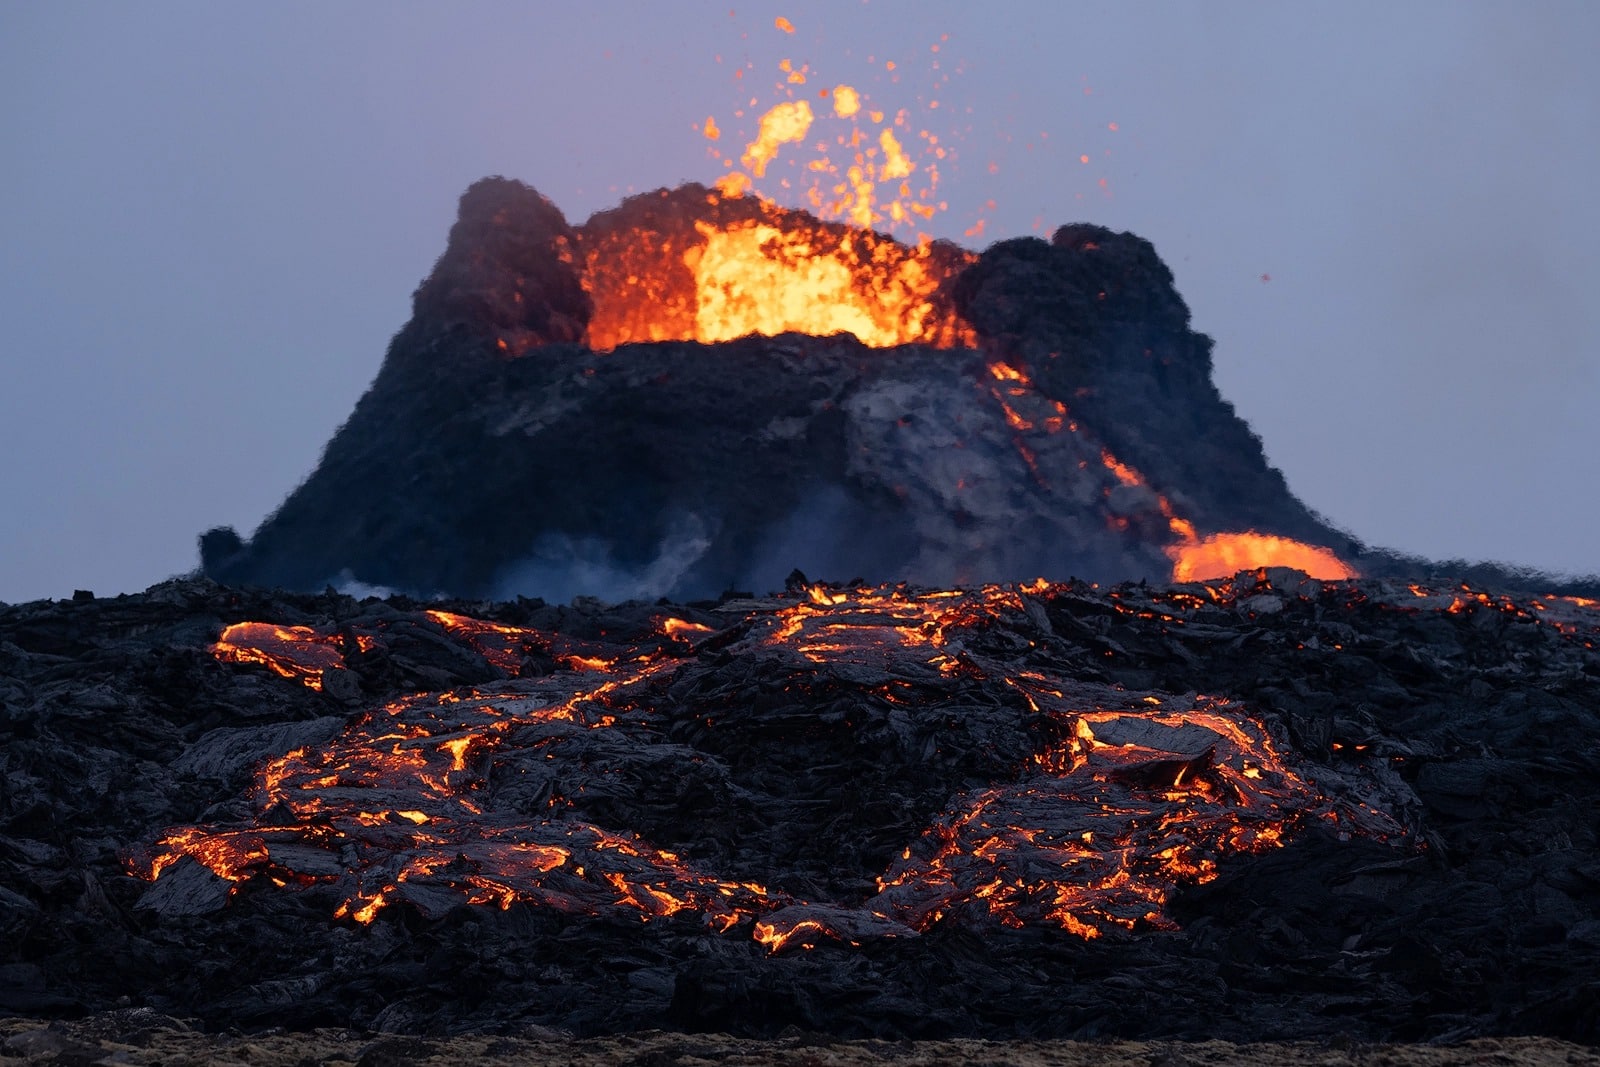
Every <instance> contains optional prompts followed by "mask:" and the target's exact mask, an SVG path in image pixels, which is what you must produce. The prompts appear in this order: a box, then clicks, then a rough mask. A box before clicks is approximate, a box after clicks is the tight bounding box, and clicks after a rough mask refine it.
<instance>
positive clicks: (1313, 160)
mask: <svg viewBox="0 0 1600 1067" xmlns="http://www.w3.org/2000/svg"><path fill="white" fill-rule="evenodd" d="M732 8H733V13H732V14H730V4H729V3H722V4H710V5H702V4H689V3H674V4H665V3H662V4H638V3H615V2H613V3H587V4H584V5H577V4H561V5H556V4H510V3H506V4H498V3H477V4H440V5H419V4H405V3H391V2H384V3H343V4H335V5H327V4H323V3H320V2H319V3H314V4H312V3H274V4H243V3H239V4H232V3H212V2H207V3H195V4H178V3H156V4H147V5H112V4H99V3H96V4H77V3H70V2H64V0H54V2H51V3H42V2H41V3H23V2H20V0H12V2H10V3H7V4H5V5H4V6H0V146H3V148H0V151H3V153H4V167H3V168H0V324H3V331H0V344H3V346H4V347H3V349H0V600H6V601H12V602H16V601H21V600H27V599H32V598H35V597H42V596H66V595H69V594H70V593H71V592H72V590H73V589H74V588H90V589H94V590H95V591H96V592H98V593H100V594H102V595H106V594H112V593H117V592H123V591H133V590H138V589H142V588H143V587H145V586H146V585H148V584H150V583H152V582H155V581H159V580H161V579H162V578H165V577H167V576H168V575H171V574H173V573H177V572H181V571H186V570H188V569H190V568H192V567H193V566H194V565H195V562H196V554H195V548H194V539H195V536H196V535H197V534H198V533H199V532H200V531H201V530H203V529H205V528H206V527H209V526H213V525H217V524H221V523H226V524H230V525H233V526H235V527H237V528H238V529H239V530H240V532H241V533H244V534H246V535H248V534H249V532H250V531H252V530H253V529H254V528H255V526H256V525H257V523H259V522H260V521H261V519H262V518H263V517H265V515H266V514H267V513H268V512H269V511H270V510H271V509H272V508H273V507H275V506H276V505H277V504H278V503H279V502H280V501H281V500H282V499H283V498H284V496H285V495H286V494H287V493H288V492H289V491H290V490H291V489H293V488H294V486H295V485H296V484H297V483H298V482H299V481H300V480H301V479H302V478H303V477H304V476H305V475H306V474H307V473H308V472H309V471H310V470H311V468H312V467H313V466H314V464H315V463H316V460H317V457H318V455H319V454H320V451H321V448H322V446H323V444H324V443H325V442H326V441H327V439H328V438H329V436H330V435H331V434H332V433H333V431H334V429H335V428H336V427H337V426H338V424H339V423H340V422H341V421H342V420H343V419H344V418H345V416H346V415H348V414H349V412H350V410H351V407H352V406H353V404H354V402H355V400H356V398H357V397H358V396H359V395H360V393H361V391H362V390H363V389H364V388H365V386H366V385H367V383H368V382H369V381H370V380H371V379H372V377H373V375H374V374H375V373H376V372H377V369H378V365H379V363H380V361H381V359H382V356H383V351H384V348H385V346H386V345H387V343H388V340H389V338H390V336H391V335H392V334H393V333H394V332H395V331H396V330H398V329H399V328H400V326H401V325H402V324H403V323H404V322H405V320H406V318H407V316H408V314H409V300H410V294H411V291H412V289H413V288H414V287H415V286H416V284H417V283H418V282H419V281H420V280H421V279H422V278H423V277H424V276H425V275H426V274H427V272H428V270H429V268H430V267H431V266H432V263H433V261H434V259H435V258H436V257H437V256H438V255H439V253H440V252H441V251H442V250H443V247H444V240H445V236H446V233H447V231H448V229H449V225H450V222H451V220H452V219H453V217H454V210H455V202H456V198H457V197H458V196H459V195H460V193H461V192H462V190H463V189H465V188H466V186H467V185H468V184H469V183H470V182H472V181H473V180H474V179H476V178H479V177H482V176H484V175H487V174H504V175H507V176H509V177H515V178H520V179H522V180H524V181H527V182H529V183H531V184H533V185H534V186H536V187H537V188H538V189H540V190H541V191H542V192H543V193H545V194H546V195H547V196H549V197H550V198H551V199H552V200H554V201H555V202H556V204H557V205H559V206H560V207H561V208H562V210H563V211H564V212H565V213H566V215H567V216H568V218H570V219H572V220H573V221H575V222H577V221H582V220H583V219H584V218H586V217H587V216H588V215H589V213H591V212H592V211H594V210H597V209H599V208H603V207H608V206H610V205H612V204H614V203H615V202H616V201H617V199H618V198H619V197H620V196H621V195H624V194H625V193H627V192H628V191H630V190H631V191H642V190H646V189H651V188H655V187H658V186H661V185H674V184H677V183H678V182H680V181H682V180H686V179H698V180H704V181H710V180H712V179H714V178H715V177H716V176H717V175H718V174H719V173H720V167H719V165H718V164H717V163H716V162H715V161H714V160H712V159H710V158H708V156H707V152H706V149H707V142H706V141H705V140H703V139H702V138H701V137H700V136H699V134H698V133H697V132H696V127H697V125H698V124H700V123H702V122H703V121H704V120H705V118H706V117H707V116H714V117H715V118H716V121H717V123H718V125H719V126H721V128H722V129H723V131H724V134H723V140H722V143H721V147H723V148H724V149H727V148H728V147H729V145H730V143H731V142H733V141H735V140H736V138H737V136H738V134H739V133H741V132H750V131H751V130H752V129H753V122H752V121H751V120H749V119H746V120H739V119H737V118H735V117H734V115H733V112H734V110H735V109H736V108H739V107H740V106H741V105H744V104H746V103H748V99H749V98H750V97H751V96H756V97H758V98H759V99H760V101H761V105H760V106H761V107H762V108H764V107H766V106H767V105H769V104H771V103H773V102H776V99H777V98H776V97H775V96H774V95H773V92H772V84H773V81H774V78H775V77H776V76H777V64H778V61H779V60H781V59H783V58H790V59H792V60H793V61H794V64H795V65H796V66H798V65H800V64H802V63H804V64H808V65H809V66H810V68H811V71H812V74H813V84H821V85H827V84H832V83H834V82H845V83H849V84H854V85H856V86H857V87H859V88H861V89H863V91H865V92H866V93H867V94H868V97H869V101H870V103H871V104H872V106H879V107H885V108H887V109H890V110H895V109H898V108H901V107H905V108H907V109H908V110H909V111H910V112H911V117H912V120H913V123H914V124H915V125H919V126H923V127H926V128H928V129H930V130H933V131H935V132H937V133H938V135H939V137H940V139H941V142H942V143H944V144H945V145H947V146H949V147H950V148H952V149H953V150H954V153H955V158H953V159H947V160H946V161H945V163H944V165H943V174H942V178H943V180H942V183H941V185H940V194H941V196H942V197H943V198H944V199H945V200H946V201H947V202H948V203H949V210H948V211H947V212H946V213H945V214H943V215H941V216H938V217H937V218H936V219H935V220H934V222H933V223H932V224H930V225H929V226H928V227H927V228H928V229H929V230H930V231H931V232H933V233H935V234H936V235H938V236H948V237H954V238H957V239H961V240H963V242H964V243H967V244H969V245H977V246H978V247H981V246H982V244H984V243H987V242H988V241H991V240H994V239H998V238H1001V237H1009V236H1015V235H1018V234H1029V233H1035V232H1038V233H1041V234H1044V235H1048V232H1049V231H1050V230H1051V229H1053V228H1054V227H1055V226H1056V225H1058V224H1060V223H1063V222H1068V221H1075V220H1087V221H1092V222H1097V223H1101V224H1104V225H1108V226H1111V227H1114V228H1118V229H1131V230H1133V231H1135V232H1137V233H1139V234H1141V235H1143V236H1145V237H1148V238H1150V239H1151V240H1152V241H1153V242H1155V245H1156V247H1157V249H1158V250H1159V251H1160V253H1161V254H1162V256H1163V257H1164V258H1165V259H1166V261H1167V262H1168V264H1170V265H1171V267H1172V269H1173V272H1174V273H1175V274H1176V275H1177V279H1178V286H1179V289H1180V290H1181V291H1182V293H1183V295H1184V297H1185V298H1186V299H1187V301H1188V303H1189V306H1190V308H1191V309H1192V310H1193V312H1194V321H1195V325H1196V327H1197V328H1198V329H1201V330H1203V331H1205V332H1207V333H1209V334H1211V335H1212V336H1213V337H1215V338H1216V341H1217V350H1216V365H1217V382H1218V386H1219V387H1220V388H1221V390H1222V392H1223V395H1224V396H1226V397H1227V398H1228V399H1229V400H1231V401H1232V402H1233V403H1234V404H1235V406H1236V407H1237V408H1238V410H1239V412H1240V414H1242V415H1243V416H1244V417H1245V418H1247V419H1248V420H1249V421H1250V423H1251V424H1252V426H1254V428H1255V429H1256V431H1257V432H1258V433H1259V434H1260V435H1261V437H1262V438H1263V440H1264V441H1265V443H1266V448H1267V455H1268V457H1269V458H1270V459H1271V461H1272V462H1273V463H1275V464H1277V465H1278V466H1279V467H1281V468H1282V469H1283V471H1284V472H1285V474H1286V475H1287V476H1288V479H1289V484H1290V486H1291V487H1292V488H1293V489H1294V490H1295V491H1296V492H1297V493H1298V494H1299V495H1300V496H1301V497H1302V498H1303V499H1304V500H1305V501H1306V502H1307V503H1308V504H1309V505H1310V506H1312V507H1313V508H1315V509H1317V510H1318V511H1320V512H1321V513H1322V514H1323V515H1325V516H1326V517H1327V518H1328V519H1330V520H1332V521H1333V522H1335V523H1337V524H1339V525H1341V526H1343V527H1345V528H1347V529H1349V530H1350V531H1352V532H1353V533H1355V534H1356V535H1357V536H1359V537H1361V538H1363V539H1364V540H1366V541H1368V542H1369V543H1373V544H1377V545H1384V546H1389V547H1393V548H1398V549H1402V550H1406V551H1411V552H1417V553H1422V554H1425V555H1429V556H1434V557H1446V556H1466V557H1470V558H1492V559H1500V560H1508V561H1512V562H1516V563H1524V564H1532V565H1537V566H1541V567H1546V568H1553V569H1556V570H1561V571H1578V572H1591V571H1595V570H1600V540H1597V538H1596V531H1597V530H1600V492H1597V491H1596V486H1597V485H1600V417H1597V416H1596V412H1597V411H1600V299H1597V298H1596V297H1595V296H1594V294H1595V293H1596V292H1597V291H1600V225H1597V223H1600V198H1597V197H1596V196H1595V195H1594V194H1593V193H1592V191H1591V190H1592V186H1593V185H1594V183H1595V181H1596V175H1597V174H1600V113H1597V112H1600V64H1597V63H1596V62H1595V60H1594V57H1595V55H1597V54H1600V4H1595V3H1592V2H1589V0H1575V2H1571V3H1540V4H1522V3H1509V2H1507V3H1469V2H1449V3H1443V2H1440V3H1430V2H1421V0H1408V2H1406V3H1398V4H1397V3H1394V2H1393V0H1383V2H1373V3H1361V2H1349V0H1341V2H1339V3H1327V4H1314V3H1295V4H1276V3H1274V4H1266V3H1217V2H1211V3H1206V4H1189V5H1176V4H1160V5H1151V4H1140V3H1117V4H1109V3H1106V4H1089V3H1063V2H1060V0H1056V2H1050V3H1040V4H1009V5H1006V4H1002V5H998V6H989V5H984V6H982V7H980V5H977V4H973V3H970V2H968V0H961V2H959V3H918V4H901V3H887V2H884V0H872V2H871V3H866V4H863V3H859V2H840V3H830V4H808V5H800V4H779V5H768V4H760V5H755V4H744V3H737V2H732ZM777 15H783V16H786V17H787V18H788V19H790V20H791V21H792V23H793V24H794V27H795V32H794V33H793V34H784V33H781V32H779V31H778V30H777V29H775V28H774V17H775V16H777ZM945 34H948V39H946V40H944V41H942V42H941V41H940V38H941V37H942V36H943V35H945ZM936 43H939V44H940V45H941V47H940V51H939V52H938V53H932V52H931V51H930V48H931V45H933V44H936ZM719 56H720V57H721V61H720V62H719V61H718V58H717V57H719ZM869 57H871V63H870V64H869V62H868V58H869ZM886 60H894V61H895V62H896V65H897V74H898V79H899V80H898V81H891V80H889V78H888V76H887V75H885V74H884V73H883V64H884V62H885V61H886ZM746 63H753V64H754V67H753V69H749V70H747V72H746V75H745V80H744V81H743V82H736V81H735V80H734V77H733V72H734V70H735V69H736V68H738V67H740V66H742V65H744V64H746ZM933 63H938V64H939V67H938V69H937V70H936V69H934V68H933V66H932V64H933ZM919 98H920V99H919ZM935 98H937V99H938V100H939V108H938V109H936V110H935V109H930V108H929V107H928V104H929V101H930V100H932V99H935ZM969 109H970V110H969ZM758 110H759V109H758ZM741 123H743V124H741ZM1112 123H1115V124H1116V129H1115V130H1113V129H1111V128H1110V124H1112ZM734 150H735V152H736V151H737V148H736V147H735V149H734ZM1085 155H1087V156H1089V157H1090V161H1089V162H1088V163H1082V162H1080V160H1081V157H1082V156H1085ZM991 164H993V166H992V167H991ZM1102 179H1103V180H1104V181H1105V185H1104V187H1102V186H1101V185H1100V182H1101V180H1102ZM990 199H992V200H994V202H995V207H994V209H993V210H989V211H987V212H984V214H986V215H987V219H988V221H987V224H986V225H987V231H986V232H985V234H984V235H983V237H982V239H981V240H979V241H972V240H968V239H965V238H962V237H961V235H962V232H963V231H964V230H965V229H966V228H967V227H969V226H970V225H971V224H972V223H973V222H974V220H975V219H976V218H977V217H979V214H980V208H981V206H982V205H983V203H984V202H985V201H987V200H990ZM1263 276H1266V279H1265V280H1264V277H1263Z"/></svg>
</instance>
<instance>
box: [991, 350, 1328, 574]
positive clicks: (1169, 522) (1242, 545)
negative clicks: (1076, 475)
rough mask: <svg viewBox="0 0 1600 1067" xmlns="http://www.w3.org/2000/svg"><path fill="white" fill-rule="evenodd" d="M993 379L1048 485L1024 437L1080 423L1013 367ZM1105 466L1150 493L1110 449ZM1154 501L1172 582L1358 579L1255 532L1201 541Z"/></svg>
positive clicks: (998, 367)
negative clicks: (1249, 577) (1261, 574)
mask: <svg viewBox="0 0 1600 1067" xmlns="http://www.w3.org/2000/svg"><path fill="white" fill-rule="evenodd" d="M989 375H990V377H992V378H993V379H994V384H993V385H991V386H990V390H989V391H990V393H991V394H992V395H993V396H994V398H995V400H996V401H998V402H999V404H1000V405H1001V409H1002V410H1003V411H1004V412H1005V417H1006V424H1007V425H1008V426H1010V427H1011V429H1012V430H1013V431H1014V432H1015V433H1016V435H1017V436H1016V437H1015V438H1014V440H1013V444H1014V445H1015V447H1016V449H1017V451H1018V453H1019V454H1020V455H1021V456H1022V458H1023V460H1024V461H1025V462H1026V463H1027V465H1028V469H1029V470H1030V471H1032V472H1033V476H1034V478H1035V480H1037V481H1039V482H1040V483H1041V484H1045V478H1046V476H1045V474H1044V472H1042V471H1041V470H1040V469H1039V466H1038V463H1037V461H1036V457H1035V454H1034V451H1033V449H1031V448H1029V447H1028V445H1027V443H1026V442H1025V441H1024V439H1023V435H1024V434H1026V433H1032V432H1039V431H1043V432H1044V433H1046V434H1055V433H1060V432H1062V431H1063V430H1065V431H1066V432H1069V433H1079V432H1080V430H1079V426H1078V423H1077V421H1076V420H1074V419H1073V418H1072V415H1071V413H1070V412H1069V411H1068V410H1067V406H1066V405H1065V404H1063V403H1062V402H1061V401H1059V400H1054V399H1051V398H1049V397H1045V396H1043V395H1042V394H1041V393H1039V392H1038V391H1037V390H1036V389H1035V388H1034V385H1033V381H1032V379H1030V378H1029V377H1028V375H1027V374H1026V373H1025V372H1024V371H1022V370H1019V369H1018V368H1017V367H1015V366H1013V365H1011V364H1010V363H1006V362H1004V361H1002V360H995V361H992V362H991V363H990V364H989ZM1024 402H1027V403H1028V404H1030V405H1031V407H1034V408H1038V407H1040V406H1041V405H1048V409H1049V410H1048V411H1045V412H1044V413H1043V414H1042V415H1032V417H1029V416H1026V415H1024V414H1022V413H1021V411H1019V406H1020V405H1021V404H1022V403H1024ZM1100 463H1101V465H1102V466H1104V468H1105V469H1106V470H1107V471H1108V472H1109V473H1110V474H1111V476H1112V477H1113V478H1114V479H1115V480H1116V482H1117V483H1118V484H1120V485H1124V486H1129V487H1134V488H1143V489H1150V488H1151V487H1150V485H1149V483H1148V482H1147V481H1146V480H1145V478H1144V475H1142V474H1140V473H1139V472H1138V471H1136V470H1134V469H1133V468H1132V467H1130V466H1128V465H1127V464H1126V463H1123V462H1121V461H1120V460H1118V459H1117V457H1116V456H1114V455H1112V454H1111V451H1110V450H1109V449H1106V448H1101V450H1100ZM1152 492H1153V490H1152ZM1110 495H1111V489H1110V487H1107V488H1106V490H1105V496H1106V497H1108V498H1109V497H1110ZM1155 501H1156V507H1157V508H1158V509H1159V511H1160V514H1161V518H1162V521H1163V522H1165V524H1166V526H1167V530H1168V532H1169V534H1170V535H1171V536H1172V537H1173V539H1174V540H1173V543H1172V544H1170V545H1168V546H1167V549H1166V552H1167V556H1168V558H1170V559H1171V560H1172V580H1173V581H1175V582H1193V581H1200V580H1203V579H1206V578H1214V577H1218V576H1220V575H1225V574H1234V573H1237V572H1238V571H1243V570H1253V569H1255V568H1257V567H1291V568H1294V569H1295V570H1301V571H1305V572H1306V573H1307V574H1309V575H1311V576H1312V577H1313V578H1321V579H1330V580H1339V579H1345V578H1354V577H1357V574H1356V571H1355V569H1354V568H1353V567H1351V566H1349V565H1348V564H1346V563H1345V562H1344V561H1343V560H1341V559H1339V557H1338V556H1336V555H1334V553H1333V552H1332V551H1331V550H1329V549H1326V548H1322V547H1321V546H1318V545H1308V544H1306V543H1305V542H1303V541H1296V540H1294V539H1292V538H1288V537H1280V536H1277V535H1275V534H1263V533H1257V532H1256V531H1254V530H1247V531H1244V532H1242V533H1213V534H1208V535H1207V536H1205V537H1203V538H1202V537H1200V536H1199V535H1198V534H1197V533H1196V531H1195V527H1194V523H1192V522H1190V521H1189V520H1188V519H1185V518H1182V517H1181V516H1179V515H1178V514H1177V511H1176V510H1175V509H1174V508H1173V506H1172V501H1171V500H1169V499H1168V498H1167V496H1166V495H1165V494H1163V493H1155ZM1112 522H1113V523H1115V524H1119V525H1120V526H1122V527H1123V528H1125V527H1126V520H1125V519H1121V518H1117V517H1114V518H1113V519H1112Z"/></svg>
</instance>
